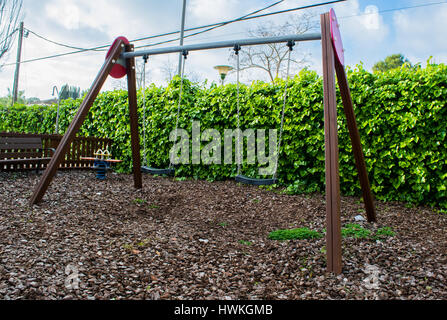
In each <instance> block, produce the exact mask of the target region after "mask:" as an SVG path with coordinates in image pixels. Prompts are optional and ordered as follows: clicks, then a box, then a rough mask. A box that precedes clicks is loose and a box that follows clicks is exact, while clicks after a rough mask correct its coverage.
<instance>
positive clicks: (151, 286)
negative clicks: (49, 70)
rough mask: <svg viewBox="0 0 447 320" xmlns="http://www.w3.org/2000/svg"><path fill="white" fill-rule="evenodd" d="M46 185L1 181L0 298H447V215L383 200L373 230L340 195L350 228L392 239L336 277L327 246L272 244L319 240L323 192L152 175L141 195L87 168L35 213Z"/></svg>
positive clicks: (348, 255) (348, 247) (363, 251)
mask: <svg viewBox="0 0 447 320" xmlns="http://www.w3.org/2000/svg"><path fill="white" fill-rule="evenodd" d="M39 178H40V176H38V175H36V174H33V173H8V174H6V173H2V174H0V299H447V263H446V262H447V259H446V251H447V249H446V248H447V246H446V245H447V232H446V231H447V216H446V215H443V214H440V213H436V212H435V211H433V210H430V209H427V208H421V207H419V208H408V206H405V205H404V204H401V203H382V202H377V203H376V205H377V212H378V219H379V222H378V223H377V224H369V223H367V222H355V221H354V217H355V216H357V215H359V214H362V213H363V214H364V210H363V206H362V203H361V201H359V199H358V198H350V197H343V198H342V203H341V207H342V224H343V225H346V224H348V223H359V224H361V225H362V226H363V227H364V228H367V229H369V230H373V231H374V230H377V229H378V228H380V227H384V226H387V227H391V228H392V229H393V231H394V232H395V236H391V237H388V238H386V239H384V240H382V241H377V240H373V239H354V238H344V239H343V263H344V266H343V274H342V275H340V276H335V275H332V274H328V273H326V261H325V260H326V256H325V240H324V239H317V240H292V241H273V240H269V239H268V234H269V232H271V231H273V230H277V229H288V228H298V227H307V228H310V229H312V230H318V231H320V232H321V231H322V230H323V229H324V228H325V204H324V196H322V195H311V196H310V195H286V194H283V193H281V192H279V191H277V192H274V191H267V190H263V189H260V188H256V187H251V186H243V185H237V184H236V183H235V182H233V181H225V182H207V181H193V180H187V181H176V180H175V179H172V178H161V177H151V176H148V175H145V176H144V189H143V190H135V189H134V188H133V180H132V176H130V175H121V174H108V178H107V180H106V181H98V180H96V179H95V177H94V173H93V172H91V171H79V172H58V174H57V176H56V177H55V179H54V181H53V183H52V184H51V186H50V188H49V190H48V192H47V194H46V195H45V198H44V201H43V202H42V203H41V204H40V205H39V206H33V207H30V206H29V205H28V200H29V198H30V196H31V193H32V191H33V188H34V186H35V185H36V183H37V182H38V179H39ZM76 272H77V274H78V277H77V278H76ZM76 279H78V281H77V280H76ZM371 279H373V280H371ZM371 281H372V282H371ZM76 285H77V288H76Z"/></svg>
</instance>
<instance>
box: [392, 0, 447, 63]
mask: <svg viewBox="0 0 447 320" xmlns="http://www.w3.org/2000/svg"><path fill="white" fill-rule="evenodd" d="M393 23H394V29H395V37H396V46H399V47H400V48H401V52H402V54H404V55H406V56H410V55H412V56H413V59H417V61H414V60H413V61H412V62H420V61H422V62H425V61H426V60H427V59H428V58H429V56H431V55H433V56H436V57H437V58H438V59H441V61H444V62H446V61H447V54H446V52H447V42H446V41H445V34H444V32H443V30H446V29H447V6H445V5H444V6H443V5H440V6H434V7H430V8H425V9H418V10H408V11H398V12H396V13H394V16H393Z"/></svg>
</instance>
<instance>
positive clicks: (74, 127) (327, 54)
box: [30, 10, 376, 274]
mask: <svg viewBox="0 0 447 320" xmlns="http://www.w3.org/2000/svg"><path fill="white" fill-rule="evenodd" d="M311 40H321V44H322V58H323V59H322V60H323V92H324V94H323V97H324V103H323V105H324V123H325V124H324V131H325V159H326V160H325V162H326V224H327V232H326V252H327V270H328V271H329V272H334V273H336V274H339V273H341V271H342V252H341V222H340V182H339V160H338V125H337V100H336V91H335V75H336V76H337V79H338V85H339V88H340V93H341V98H342V102H343V109H344V113H345V115H346V119H347V126H348V129H349V135H350V138H351V143H352V150H353V153H354V158H355V162H356V167H357V170H358V174H359V180H360V185H361V188H362V193H363V200H364V204H365V208H366V213H367V218H368V221H370V222H372V221H376V213H375V208H374V202H373V196H372V193H371V189H370V185H369V180H368V174H367V171H366V165H365V160H364V156H363V151H362V146H361V142H360V135H359V131H358V128H357V124H356V119H355V113H354V109H353V102H352V98H351V93H350V89H349V85H348V80H347V76H346V72H345V68H344V52H343V45H342V41H341V36H340V31H339V25H338V23H337V19H336V16H335V12H334V11H333V10H330V12H327V13H324V14H322V15H321V33H312V34H303V35H290V36H280V37H268V38H253V39H242V40H232V41H221V42H212V43H204V44H195V45H185V46H174V47H168V48H158V49H151V50H143V51H138V52H134V46H133V45H132V44H129V43H128V42H127V40H126V39H125V38H122V37H121V38H118V39H117V40H116V41H115V42H114V44H113V45H112V47H111V48H110V50H109V53H108V55H107V58H106V61H105V63H104V65H103V66H102V68H101V70H100V72H99V74H98V76H97V78H96V79H95V81H94V82H93V85H92V87H91V89H90V91H89V93H88V94H87V96H86V97H85V99H84V101H83V103H82V104H81V106H80V108H79V110H78V112H77V114H76V116H75V117H74V119H73V122H72V123H71V124H70V126H69V128H68V130H67V132H66V133H65V135H64V137H63V138H62V140H61V142H60V143H59V146H58V148H57V150H56V152H55V154H54V155H53V157H52V159H51V161H50V163H49V164H48V166H47V168H46V170H45V172H44V174H43V175H42V178H41V180H40V182H39V183H38V185H37V186H36V188H35V190H34V193H33V195H32V197H31V200H30V203H31V204H36V203H39V202H40V201H41V200H42V198H43V196H44V194H45V192H46V190H47V189H48V186H49V184H50V183H51V180H52V178H53V177H54V175H55V173H56V170H57V168H58V166H59V164H60V163H61V162H62V161H63V159H64V156H65V153H66V152H67V150H68V148H69V146H70V143H71V142H72V141H73V139H74V138H75V135H76V132H77V131H78V130H79V128H80V126H81V125H82V123H83V121H84V119H85V117H86V115H87V113H88V111H89V109H90V107H91V106H92V104H93V102H94V100H95V98H96V96H97V95H98V93H99V91H100V89H101V87H102V85H103V84H104V81H105V80H106V78H107V76H108V75H109V74H110V72H111V71H112V69H114V70H118V71H119V70H120V71H119V72H117V73H112V74H111V75H112V76H124V75H125V74H127V84H128V93H129V98H128V99H129V114H130V133H131V142H132V159H133V176H134V185H135V188H142V177H141V161H140V139H139V134H138V115H137V91H136V77H135V57H142V56H145V55H146V56H151V55H158V54H166V53H175V52H191V51H197V50H207V49H216V48H234V47H235V46H240V47H242V46H248V45H260V44H268V43H288V42H290V41H295V42H298V41H311ZM123 68H124V69H123Z"/></svg>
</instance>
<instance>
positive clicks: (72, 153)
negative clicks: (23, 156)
mask: <svg viewBox="0 0 447 320" xmlns="http://www.w3.org/2000/svg"><path fill="white" fill-rule="evenodd" d="M0 137H29V138H32V137H35V138H41V139H42V147H43V148H53V149H56V148H57V146H58V145H59V142H60V141H61V139H62V137H63V136H62V135H58V134H28V133H14V132H0ZM112 143H113V141H112V140H111V139H106V138H96V137H76V138H75V139H74V141H73V143H72V144H71V145H70V149H69V150H68V151H67V153H66V155H65V160H64V161H63V162H62V163H61V165H60V166H59V169H85V168H89V167H91V165H92V162H91V161H88V160H81V159H80V158H81V157H93V154H94V153H95V152H96V151H97V150H98V149H101V150H104V149H108V150H109V151H110V152H112ZM1 152H2V151H1V150H0V159H2V156H1ZM43 156H44V157H51V156H52V152H51V151H48V150H45V151H44V154H43ZM46 165H47V164H46V163H45V164H41V169H44V168H45V167H46ZM35 169H37V167H36V165H35V164H34V165H31V164H28V165H24V164H16V165H8V166H7V167H6V166H4V167H2V166H0V171H22V170H35Z"/></svg>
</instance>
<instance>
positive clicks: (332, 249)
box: [321, 13, 342, 274]
mask: <svg viewBox="0 0 447 320" xmlns="http://www.w3.org/2000/svg"><path fill="white" fill-rule="evenodd" d="M321 40H322V49H323V91H324V131H325V134H324V135H325V156H326V225H327V227H326V229H327V231H326V252H327V270H328V272H333V273H335V274H340V273H341V272H342V258H341V257H342V252H341V221H340V178H339V164H338V125H337V100H336V95H335V94H336V93H335V71H334V68H335V67H334V60H335V59H334V51H333V48H332V42H331V30H330V18H329V13H325V14H322V15H321Z"/></svg>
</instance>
